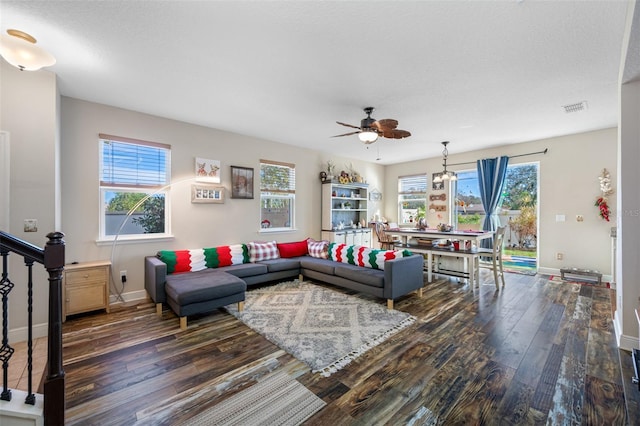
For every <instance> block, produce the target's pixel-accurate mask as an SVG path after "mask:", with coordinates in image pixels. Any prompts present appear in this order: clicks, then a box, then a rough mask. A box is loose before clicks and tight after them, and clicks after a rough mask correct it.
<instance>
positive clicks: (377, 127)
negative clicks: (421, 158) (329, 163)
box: [332, 107, 411, 145]
mask: <svg viewBox="0 0 640 426" xmlns="http://www.w3.org/2000/svg"><path fill="white" fill-rule="evenodd" d="M364 112H365V113H366V114H367V118H363V119H362V120H361V121H360V127H358V126H354V125H351V124H347V123H341V122H339V121H336V123H338V124H340V125H342V126H346V127H351V128H353V129H358V131H357V132H349V133H345V134H342V135H335V136H332V137H333V138H338V137H341V136H350V135H358V138H359V139H360V140H361V141H362V142H363V143H364V144H366V145H369V144H372V143H374V142H375V141H376V140H378V137H380V136H382V137H383V138H389V139H403V138H408V137H409V136H411V133H409V132H408V131H406V130H400V129H396V127H398V120H394V119H391V118H385V119H382V120H376V119H375V118H372V117H371V113H372V112H373V107H366V108H365V109H364Z"/></svg>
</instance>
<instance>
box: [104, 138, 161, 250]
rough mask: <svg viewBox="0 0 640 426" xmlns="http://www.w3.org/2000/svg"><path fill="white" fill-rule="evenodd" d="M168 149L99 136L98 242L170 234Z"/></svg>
mask: <svg viewBox="0 0 640 426" xmlns="http://www.w3.org/2000/svg"><path fill="white" fill-rule="evenodd" d="M170 181H171V146H169V145H164V144H159V143H154V142H145V141H140V140H136V139H129V138H122V137H118V136H111V135H104V134H100V205H101V208H100V239H101V240H113V239H115V238H116V236H117V238H118V239H134V238H135V239H137V238H149V237H150V236H151V235H150V234H153V236H154V237H158V236H167V235H168V234H169V233H170V226H169V225H170V224H169V220H168V218H169V209H168V206H169V202H168V201H169V200H168V192H167V189H168V186H167V185H168V184H169V182H170Z"/></svg>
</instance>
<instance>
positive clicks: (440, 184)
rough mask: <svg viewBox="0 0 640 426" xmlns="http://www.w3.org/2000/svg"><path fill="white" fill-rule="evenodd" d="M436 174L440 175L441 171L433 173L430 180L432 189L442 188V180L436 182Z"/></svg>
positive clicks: (438, 189) (439, 189)
mask: <svg viewBox="0 0 640 426" xmlns="http://www.w3.org/2000/svg"><path fill="white" fill-rule="evenodd" d="M438 176H442V172H440V173H434V174H433V177H432V180H431V182H432V183H431V189H433V190H434V191H441V190H443V189H444V181H442V180H441V181H440V182H436V181H435V180H436V177H438Z"/></svg>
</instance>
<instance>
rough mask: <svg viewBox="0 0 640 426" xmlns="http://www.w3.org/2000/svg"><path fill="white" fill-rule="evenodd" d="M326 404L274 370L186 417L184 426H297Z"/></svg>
mask: <svg viewBox="0 0 640 426" xmlns="http://www.w3.org/2000/svg"><path fill="white" fill-rule="evenodd" d="M325 405H326V403H325V402H324V401H323V400H322V399H320V398H318V397H317V396H316V395H315V394H314V393H313V392H311V391H310V390H309V389H307V388H306V387H304V386H302V385H301V384H300V382H298V381H297V380H295V379H292V378H291V377H289V376H288V375H287V374H286V373H277V374H275V375H273V376H270V377H268V378H266V379H265V380H263V381H260V382H258V383H256V384H255V385H253V386H251V387H249V388H248V389H245V390H243V391H242V392H239V393H237V394H235V395H233V396H232V397H230V398H228V399H225V400H224V401H222V402H221V403H219V404H216V405H214V406H213V407H211V408H209V409H208V410H206V411H203V412H202V413H199V414H198V415H197V416H195V417H192V418H191V419H189V420H187V421H186V422H185V423H184V424H185V425H187V426H209V425H229V426H230V425H243V426H249V425H292V426H293V425H299V424H301V423H302V422H304V421H305V420H307V419H308V418H309V417H311V416H313V415H314V414H315V413H317V412H318V411H320V409H321V408H322V407H324V406H325Z"/></svg>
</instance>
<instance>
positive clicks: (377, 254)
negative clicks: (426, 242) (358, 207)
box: [329, 243, 411, 269]
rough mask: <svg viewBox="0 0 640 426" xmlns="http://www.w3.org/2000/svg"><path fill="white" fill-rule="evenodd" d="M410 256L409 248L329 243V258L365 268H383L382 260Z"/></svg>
mask: <svg viewBox="0 0 640 426" xmlns="http://www.w3.org/2000/svg"><path fill="white" fill-rule="evenodd" d="M406 256H411V252H410V251H409V250H401V251H394V250H378V249H372V248H370V247H365V246H348V245H346V244H339V243H330V244H329V259H331V260H333V261H335V262H342V263H348V264H350V265H357V266H363V267H365V268H373V269H384V262H386V261H387V260H393V259H397V258H400V257H406Z"/></svg>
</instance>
